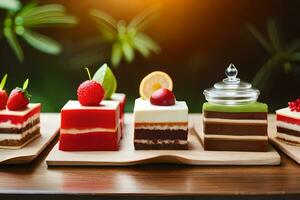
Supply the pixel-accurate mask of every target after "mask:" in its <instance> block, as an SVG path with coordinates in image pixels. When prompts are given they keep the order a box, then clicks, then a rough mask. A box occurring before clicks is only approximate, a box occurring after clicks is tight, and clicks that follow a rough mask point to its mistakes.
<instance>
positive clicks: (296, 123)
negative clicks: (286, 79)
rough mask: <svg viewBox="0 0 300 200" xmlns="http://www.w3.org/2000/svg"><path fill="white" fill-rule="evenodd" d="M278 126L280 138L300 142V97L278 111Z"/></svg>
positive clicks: (290, 141)
mask: <svg viewBox="0 0 300 200" xmlns="http://www.w3.org/2000/svg"><path fill="white" fill-rule="evenodd" d="M276 126H277V137H278V138H280V139H282V140H285V141H287V142H289V143H294V144H298V145H299V144H300V99H298V100H296V101H294V102H290V103H289V107H287V108H282V109H279V110H277V111H276Z"/></svg>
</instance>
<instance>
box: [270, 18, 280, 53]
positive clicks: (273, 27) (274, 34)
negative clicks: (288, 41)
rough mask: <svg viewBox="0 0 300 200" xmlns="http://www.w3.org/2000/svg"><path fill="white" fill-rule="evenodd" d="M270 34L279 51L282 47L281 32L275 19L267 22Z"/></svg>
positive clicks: (274, 45)
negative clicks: (279, 32)
mask: <svg viewBox="0 0 300 200" xmlns="http://www.w3.org/2000/svg"><path fill="white" fill-rule="evenodd" d="M267 30H268V35H269V38H270V41H271V43H272V45H273V47H274V48H275V49H276V50H277V51H279V50H280V49H281V44H280V39H279V34H278V31H277V28H276V25H275V22H274V21H273V20H269V21H268V24H267Z"/></svg>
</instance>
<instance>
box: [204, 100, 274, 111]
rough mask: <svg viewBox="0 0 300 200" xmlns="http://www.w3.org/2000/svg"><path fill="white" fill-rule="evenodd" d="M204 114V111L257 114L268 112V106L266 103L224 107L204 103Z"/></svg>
mask: <svg viewBox="0 0 300 200" xmlns="http://www.w3.org/2000/svg"><path fill="white" fill-rule="evenodd" d="M202 109H203V112H204V111H212V112H226V113H257V112H263V113H267V112H268V106H267V104H264V103H259V102H256V103H250V104H243V105H222V104H214V103H208V102H206V103H204V104H203V107H202Z"/></svg>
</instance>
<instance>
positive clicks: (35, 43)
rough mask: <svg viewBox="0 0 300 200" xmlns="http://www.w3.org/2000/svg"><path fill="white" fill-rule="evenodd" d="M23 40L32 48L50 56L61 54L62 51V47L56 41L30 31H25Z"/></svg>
mask: <svg viewBox="0 0 300 200" xmlns="http://www.w3.org/2000/svg"><path fill="white" fill-rule="evenodd" d="M22 38H23V39H24V40H26V41H27V42H28V43H29V44H30V45H31V46H32V47H34V48H36V49H38V50H40V51H42V52H44V53H48V54H53V55H56V54H59V53H60V52H61V50H62V48H61V45H60V44H59V43H58V42H56V41H55V40H53V39H51V38H49V37H47V36H45V35H42V34H39V33H37V32H34V31H31V30H30V29H25V30H24V33H23V35H22Z"/></svg>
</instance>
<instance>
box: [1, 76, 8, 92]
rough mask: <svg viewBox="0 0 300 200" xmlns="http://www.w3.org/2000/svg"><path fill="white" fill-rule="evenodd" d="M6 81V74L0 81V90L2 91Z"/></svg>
mask: <svg viewBox="0 0 300 200" xmlns="http://www.w3.org/2000/svg"><path fill="white" fill-rule="evenodd" d="M6 79H7V74H5V75H4V76H3V78H2V80H1V83H0V90H3V88H4V86H5V83H6Z"/></svg>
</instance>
